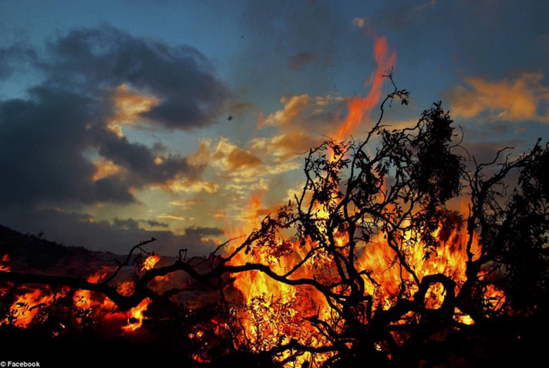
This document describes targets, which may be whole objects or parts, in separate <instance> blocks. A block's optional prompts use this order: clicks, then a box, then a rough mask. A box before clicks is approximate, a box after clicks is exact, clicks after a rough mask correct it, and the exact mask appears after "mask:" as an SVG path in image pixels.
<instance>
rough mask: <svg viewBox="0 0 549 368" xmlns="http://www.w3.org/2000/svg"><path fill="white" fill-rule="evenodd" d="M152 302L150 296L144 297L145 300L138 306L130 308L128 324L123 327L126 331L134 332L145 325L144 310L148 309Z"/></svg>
mask: <svg viewBox="0 0 549 368" xmlns="http://www.w3.org/2000/svg"><path fill="white" fill-rule="evenodd" d="M150 302H151V301H150V300H149V298H146V299H143V301H142V302H141V303H139V305H138V306H137V307H135V308H132V309H131V310H130V312H129V317H128V324H127V325H126V326H124V327H122V329H123V330H124V332H133V331H136V330H137V329H139V328H141V326H142V325H143V319H144V318H145V317H144V316H143V312H145V311H146V310H147V307H148V306H149V304H150Z"/></svg>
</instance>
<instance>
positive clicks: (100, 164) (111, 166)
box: [92, 158, 122, 181]
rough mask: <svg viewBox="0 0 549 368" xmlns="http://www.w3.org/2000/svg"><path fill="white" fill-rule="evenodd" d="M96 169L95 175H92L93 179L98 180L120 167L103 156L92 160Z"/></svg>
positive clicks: (118, 170) (119, 169)
mask: <svg viewBox="0 0 549 368" xmlns="http://www.w3.org/2000/svg"><path fill="white" fill-rule="evenodd" d="M92 163H93V164H94V166H95V168H96V169H97V171H96V172H95V175H94V176H93V177H92V180H93V181H98V180H101V179H103V178H106V177H107V176H111V175H114V174H116V173H118V172H120V171H121V170H122V168H121V167H120V166H118V165H116V164H115V163H114V162H112V161H109V160H105V159H103V158H101V159H99V160H97V161H93V162H92Z"/></svg>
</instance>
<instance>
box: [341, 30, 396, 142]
mask: <svg viewBox="0 0 549 368" xmlns="http://www.w3.org/2000/svg"><path fill="white" fill-rule="evenodd" d="M374 40H375V42H374V58H375V60H376V64H377V69H376V70H375V71H374V72H373V73H372V74H371V75H370V78H369V79H368V82H367V83H366V86H365V87H366V88H367V87H368V86H369V85H371V86H372V88H371V89H370V92H369V93H368V95H367V96H366V97H365V98H361V97H353V98H350V99H349V100H348V102H347V107H348V109H349V113H348V114H347V116H346V118H345V120H344V121H343V123H342V124H341V126H340V127H339V128H338V130H337V132H336V134H335V136H334V139H335V141H336V142H340V141H342V140H344V139H346V138H348V137H349V136H350V135H352V134H353V132H354V131H355V129H356V128H357V127H358V125H360V123H361V122H362V121H363V120H364V119H365V118H369V114H370V113H371V111H372V109H373V108H374V107H375V106H377V104H378V103H379V100H380V98H381V92H382V87H383V83H384V81H385V78H383V75H384V74H385V73H386V72H387V71H388V70H390V69H391V68H392V67H393V66H394V65H395V63H396V51H394V50H393V51H392V52H391V51H390V49H389V44H388V43H387V38H386V37H377V36H375V38H374Z"/></svg>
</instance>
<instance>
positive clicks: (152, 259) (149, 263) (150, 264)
mask: <svg viewBox="0 0 549 368" xmlns="http://www.w3.org/2000/svg"><path fill="white" fill-rule="evenodd" d="M159 261H160V256H159V255H156V254H153V255H151V256H148V257H147V258H146V259H145V261H144V262H143V265H142V266H141V270H142V271H149V270H152V269H153V268H154V266H156V264H157V263H158V262H159Z"/></svg>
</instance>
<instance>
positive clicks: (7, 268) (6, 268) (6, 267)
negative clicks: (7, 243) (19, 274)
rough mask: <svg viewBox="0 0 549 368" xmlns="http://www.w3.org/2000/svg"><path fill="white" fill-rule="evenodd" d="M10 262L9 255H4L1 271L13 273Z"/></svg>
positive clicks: (0, 263)
mask: <svg viewBox="0 0 549 368" xmlns="http://www.w3.org/2000/svg"><path fill="white" fill-rule="evenodd" d="M9 261H10V256H9V254H4V256H3V257H2V261H1V262H0V271H4V272H10V271H11V267H10V266H9V265H8V263H9Z"/></svg>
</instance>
